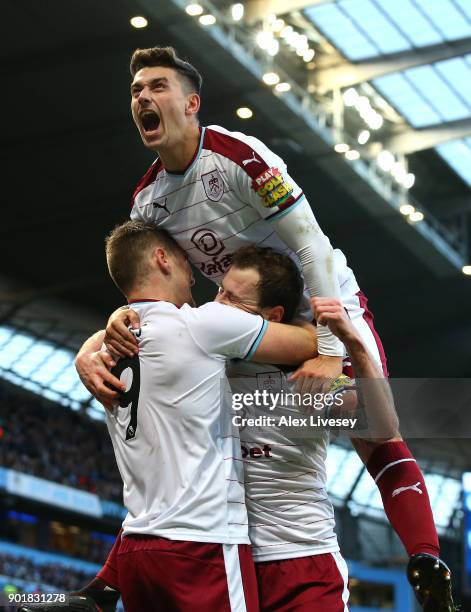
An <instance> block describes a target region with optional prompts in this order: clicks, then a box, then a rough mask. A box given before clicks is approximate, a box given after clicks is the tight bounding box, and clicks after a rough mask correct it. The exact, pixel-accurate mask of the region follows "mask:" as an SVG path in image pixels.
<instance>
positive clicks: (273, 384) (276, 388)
mask: <svg viewBox="0 0 471 612" xmlns="http://www.w3.org/2000/svg"><path fill="white" fill-rule="evenodd" d="M282 381H283V379H282V377H281V372H280V371H279V370H277V371H276V372H265V373H264V374H257V388H258V389H259V391H267V392H268V393H279V392H281V391H283V382H282Z"/></svg>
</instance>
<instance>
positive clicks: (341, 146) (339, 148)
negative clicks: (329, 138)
mask: <svg viewBox="0 0 471 612" xmlns="http://www.w3.org/2000/svg"><path fill="white" fill-rule="evenodd" d="M334 149H335V151H336V153H346V152H347V151H348V150H349V149H350V147H349V145H348V144H347V143H345V142H339V143H338V144H336V145H335V147H334Z"/></svg>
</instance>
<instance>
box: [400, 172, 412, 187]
mask: <svg viewBox="0 0 471 612" xmlns="http://www.w3.org/2000/svg"><path fill="white" fill-rule="evenodd" d="M414 183H415V174H412V172H409V173H408V174H406V176H405V177H404V179H403V180H402V184H403V185H404V187H405V188H406V189H410V188H411V187H413V186H414Z"/></svg>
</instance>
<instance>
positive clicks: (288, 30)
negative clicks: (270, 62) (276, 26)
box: [280, 25, 293, 40]
mask: <svg viewBox="0 0 471 612" xmlns="http://www.w3.org/2000/svg"><path fill="white" fill-rule="evenodd" d="M292 31H293V28H292V27H291V26H290V25H288V26H285V27H284V28H283V29H282V30H281V33H280V36H281V38H284V39H285V40H286V39H287V38H288V36H290V34H291V32H292Z"/></svg>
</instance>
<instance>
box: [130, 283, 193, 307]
mask: <svg viewBox="0 0 471 612" xmlns="http://www.w3.org/2000/svg"><path fill="white" fill-rule="evenodd" d="M126 297H127V300H128V303H129V304H130V303H131V302H133V303H135V302H147V301H149V302H170V304H175V305H176V306H181V305H182V299H181V296H180V295H179V294H178V292H177V291H175V290H174V288H173V287H172V286H171V285H169V286H161V285H160V286H159V287H153V286H149V285H141V286H137V287H135V288H134V289H133V290H132V291H131V292H130V293H129V294H128V295H127V296H126Z"/></svg>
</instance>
